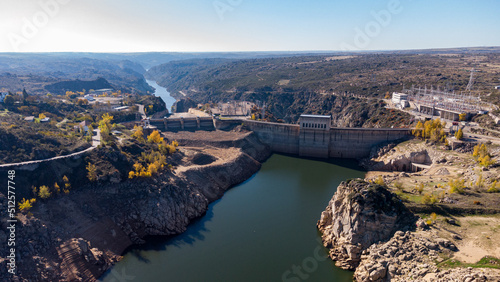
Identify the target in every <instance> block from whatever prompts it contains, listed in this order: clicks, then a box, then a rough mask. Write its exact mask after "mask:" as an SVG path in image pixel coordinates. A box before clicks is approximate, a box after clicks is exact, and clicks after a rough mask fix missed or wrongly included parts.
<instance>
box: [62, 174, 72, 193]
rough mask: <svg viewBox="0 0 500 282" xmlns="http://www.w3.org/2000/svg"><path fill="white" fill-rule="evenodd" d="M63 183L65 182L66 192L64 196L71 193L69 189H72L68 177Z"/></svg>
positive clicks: (65, 177) (64, 178) (64, 190)
mask: <svg viewBox="0 0 500 282" xmlns="http://www.w3.org/2000/svg"><path fill="white" fill-rule="evenodd" d="M63 182H64V189H63V192H64V194H68V193H69V189H70V188H71V183H69V179H68V177H67V176H66V175H65V176H63Z"/></svg>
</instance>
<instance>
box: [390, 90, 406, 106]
mask: <svg viewBox="0 0 500 282" xmlns="http://www.w3.org/2000/svg"><path fill="white" fill-rule="evenodd" d="M392 103H394V105H395V106H396V107H400V108H405V107H407V106H408V105H409V103H408V94H404V93H398V92H394V93H392Z"/></svg>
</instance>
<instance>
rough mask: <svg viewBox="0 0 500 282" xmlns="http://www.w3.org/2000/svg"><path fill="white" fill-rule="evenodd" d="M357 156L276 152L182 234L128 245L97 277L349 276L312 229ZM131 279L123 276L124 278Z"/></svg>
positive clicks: (356, 173)
mask: <svg viewBox="0 0 500 282" xmlns="http://www.w3.org/2000/svg"><path fill="white" fill-rule="evenodd" d="M363 175H364V172H363V171H362V170H361V169H360V168H359V167H358V166H357V164H356V162H355V161H349V160H334V161H328V162H326V161H318V160H309V159H300V158H294V157H289V156H284V155H278V154H274V155H273V156H271V158H269V159H268V160H267V161H266V162H265V163H264V164H263V165H262V168H261V170H260V171H258V172H257V173H256V174H255V175H254V176H252V177H251V178H250V179H249V180H247V181H246V182H244V183H242V184H240V185H237V186H236V187H234V188H232V189H230V190H229V191H227V192H226V194H225V195H224V196H223V198H222V199H220V200H218V201H216V202H214V203H212V204H211V205H210V207H209V209H208V211H207V213H206V215H204V216H203V217H202V218H200V219H198V220H196V221H194V222H193V223H192V224H190V226H189V227H188V229H187V231H186V232H184V233H183V234H180V235H178V236H173V237H169V238H166V237H153V238H149V239H148V243H147V244H145V245H142V246H139V247H134V248H131V249H129V250H128V251H127V252H126V254H125V255H124V258H123V260H121V261H120V262H118V263H117V264H116V265H115V266H114V267H113V268H112V269H111V270H110V271H108V272H107V273H106V275H104V276H103V277H102V279H101V280H102V281H117V279H118V281H121V280H120V279H125V281H129V280H130V281H132V280H133V281H280V280H281V281H303V280H308V281H352V272H349V271H344V270H341V269H339V268H337V267H335V265H334V263H333V262H332V261H331V260H330V259H327V258H326V256H327V250H326V249H325V248H323V246H322V245H321V243H320V235H319V233H318V231H317V229H316V222H317V221H318V219H319V217H320V215H321V212H322V211H323V210H324V208H325V207H326V205H327V203H328V201H329V200H330V199H331V197H332V195H333V194H334V193H335V191H336V189H337V186H338V185H339V183H340V182H341V181H343V180H346V179H348V178H355V177H363ZM127 279H129V280H127Z"/></svg>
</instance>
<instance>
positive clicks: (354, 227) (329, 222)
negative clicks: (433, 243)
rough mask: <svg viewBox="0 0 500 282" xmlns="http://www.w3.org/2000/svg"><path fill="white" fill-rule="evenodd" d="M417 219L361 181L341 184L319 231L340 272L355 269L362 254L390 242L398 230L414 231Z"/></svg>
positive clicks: (382, 190) (387, 195) (383, 191)
mask: <svg viewBox="0 0 500 282" xmlns="http://www.w3.org/2000/svg"><path fill="white" fill-rule="evenodd" d="M415 222H416V217H415V216H414V215H413V214H412V213H411V212H410V211H408V209H406V207H405V206H404V205H403V204H402V203H401V202H400V200H399V199H398V198H397V197H396V196H395V195H394V194H392V193H391V192H389V191H388V190H386V189H385V188H384V187H382V186H380V185H376V184H372V183H368V182H365V181H363V180H361V179H354V180H348V181H346V182H342V183H341V184H340V185H339V187H338V188H337V192H336V193H335V195H334V197H333V199H332V200H331V201H330V203H329V204H328V206H327V208H326V210H325V211H324V212H323V213H322V214H321V219H320V220H319V222H318V228H319V230H320V231H321V232H322V233H323V236H322V239H323V244H324V245H325V247H327V248H329V249H330V257H331V258H332V259H333V260H335V261H336V265H337V266H339V267H341V268H343V269H355V268H356V267H357V266H358V264H359V263H360V261H361V255H362V252H363V251H364V250H366V249H367V248H369V247H370V246H371V245H372V244H374V243H377V242H379V241H386V240H388V239H390V238H391V237H392V236H393V234H394V233H395V232H396V231H398V230H405V231H406V230H409V229H412V228H414V227H415Z"/></svg>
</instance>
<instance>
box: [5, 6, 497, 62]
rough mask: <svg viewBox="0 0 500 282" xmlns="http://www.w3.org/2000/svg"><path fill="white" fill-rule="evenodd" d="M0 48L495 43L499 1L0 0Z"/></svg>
mask: <svg viewBox="0 0 500 282" xmlns="http://www.w3.org/2000/svg"><path fill="white" fill-rule="evenodd" d="M0 35H1V39H0V52H13V51H20V52H51V51H54V52H55V51H85V52H133V51H141V52H143V51H300V50H345V49H349V50H387V49H390V50H394V49H420V48H443V47H469V46H500V1H498V0H482V1H471V0H446V1H439V0H383V1H382V0H381V1H379V0H343V1H337V0H309V1H307V0H301V1H299V0H175V1H174V0H140V1H138V0H134V1H133V0H0Z"/></svg>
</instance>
